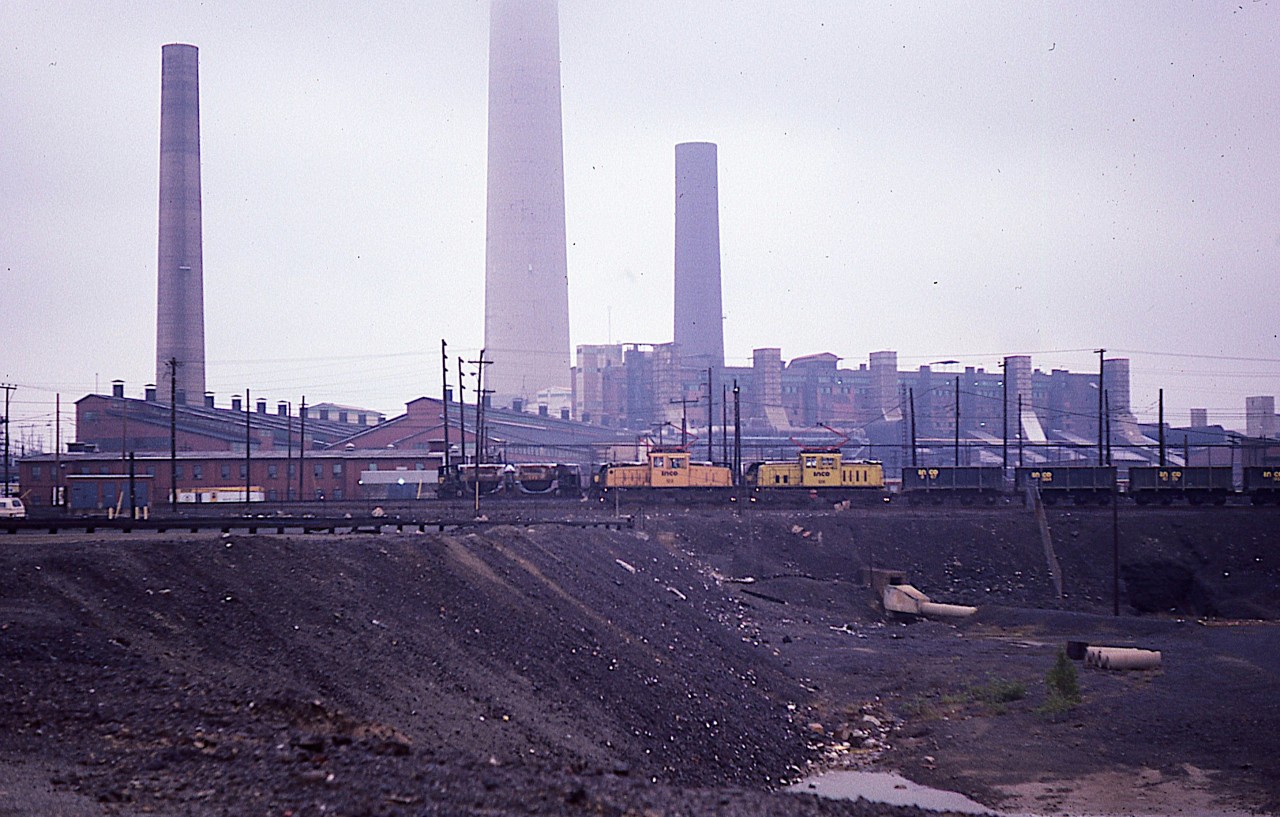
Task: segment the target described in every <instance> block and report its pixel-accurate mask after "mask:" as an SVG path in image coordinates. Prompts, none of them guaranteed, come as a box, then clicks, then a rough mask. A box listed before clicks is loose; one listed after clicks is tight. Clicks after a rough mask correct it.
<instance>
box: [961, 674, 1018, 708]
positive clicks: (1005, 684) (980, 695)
mask: <svg viewBox="0 0 1280 817" xmlns="http://www.w3.org/2000/svg"><path fill="white" fill-rule="evenodd" d="M970 694H971V695H973V698H974V699H975V700H978V701H982V702H983V703H985V704H992V705H996V704H1008V703H1013V702H1014V701H1021V700H1022V699H1023V698H1025V697H1027V685H1026V684H1024V683H1022V682H1021V681H1012V680H1010V679H1008V678H988V679H987V682H986V683H985V684H983V685H982V686H976V687H973V688H972V689H971V690H970Z"/></svg>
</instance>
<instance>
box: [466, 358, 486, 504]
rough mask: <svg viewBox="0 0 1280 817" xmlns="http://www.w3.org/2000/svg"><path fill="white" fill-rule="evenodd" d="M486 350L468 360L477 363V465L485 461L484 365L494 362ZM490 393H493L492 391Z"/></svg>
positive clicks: (477, 483)
mask: <svg viewBox="0 0 1280 817" xmlns="http://www.w3.org/2000/svg"><path fill="white" fill-rule="evenodd" d="M484 352H485V350H484V349H481V350H480V359H479V360H471V361H468V362H469V363H471V364H473V365H475V367H476V431H475V433H476V456H475V460H476V465H480V464H481V463H483V462H484V457H485V439H484V434H485V429H484V395H485V391H484V367H485V364H487V363H492V362H493V361H492V360H487V359H486V358H485V356H484ZM459 385H461V383H459ZM490 393H491V394H492V392H490ZM477 476H478V474H477ZM479 485H480V482H479V480H477V481H476V486H477V488H478V487H479Z"/></svg>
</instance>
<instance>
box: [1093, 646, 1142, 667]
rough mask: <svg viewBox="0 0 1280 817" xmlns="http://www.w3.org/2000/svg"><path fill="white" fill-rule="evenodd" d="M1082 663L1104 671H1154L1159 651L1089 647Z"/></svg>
mask: <svg viewBox="0 0 1280 817" xmlns="http://www.w3.org/2000/svg"><path fill="white" fill-rule="evenodd" d="M1084 662H1085V665H1086V666H1089V667H1097V668H1098V669H1106V670H1147V669H1156V668H1158V667H1159V666H1160V651H1159V650H1140V649H1137V648H1134V647H1089V648H1088V650H1087V651H1086V652H1085V657H1084Z"/></svg>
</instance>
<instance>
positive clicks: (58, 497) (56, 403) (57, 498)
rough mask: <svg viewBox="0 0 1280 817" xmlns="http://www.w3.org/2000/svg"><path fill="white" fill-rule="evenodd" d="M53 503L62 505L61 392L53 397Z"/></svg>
mask: <svg viewBox="0 0 1280 817" xmlns="http://www.w3.org/2000/svg"><path fill="white" fill-rule="evenodd" d="M53 471H54V476H53V504H54V505H56V506H57V507H59V508H61V507H62V392H58V393H57V394H56V395H55V396H54V399H53Z"/></svg>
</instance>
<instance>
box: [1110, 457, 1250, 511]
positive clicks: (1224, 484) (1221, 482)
mask: <svg viewBox="0 0 1280 817" xmlns="http://www.w3.org/2000/svg"><path fill="white" fill-rule="evenodd" d="M1231 470H1232V469H1231V466H1229V465H1224V466H1216V465H1213V466H1210V465H1191V466H1176V467H1164V466H1141V467H1139V466H1133V467H1131V468H1130V469H1129V490H1128V493H1129V496H1130V497H1132V498H1133V500H1134V501H1135V502H1137V503H1138V504H1139V505H1148V504H1150V503H1152V502H1159V503H1160V504H1162V505H1170V504H1172V503H1174V502H1189V503H1191V504H1192V505H1203V504H1204V503H1206V502H1212V503H1213V504H1215V505H1225V504H1226V502H1227V499H1228V497H1230V496H1232V495H1233V494H1234V493H1235V483H1234V481H1233V479H1232V474H1231Z"/></svg>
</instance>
